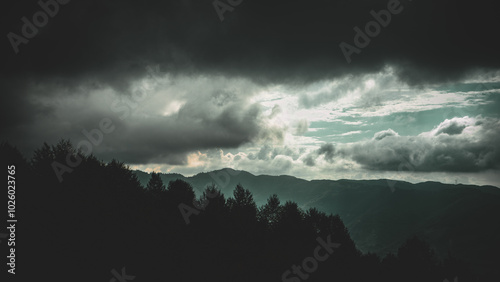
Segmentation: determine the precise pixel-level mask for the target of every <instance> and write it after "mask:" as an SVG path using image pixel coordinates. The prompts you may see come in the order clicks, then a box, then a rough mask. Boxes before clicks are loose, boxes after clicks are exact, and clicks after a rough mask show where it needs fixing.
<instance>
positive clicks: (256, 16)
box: [1, 0, 500, 87]
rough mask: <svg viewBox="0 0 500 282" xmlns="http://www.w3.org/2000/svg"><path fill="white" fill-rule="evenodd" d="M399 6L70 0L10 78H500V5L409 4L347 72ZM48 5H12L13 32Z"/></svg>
mask: <svg viewBox="0 0 500 282" xmlns="http://www.w3.org/2000/svg"><path fill="white" fill-rule="evenodd" d="M388 2H389V0H376V1H373V0H370V1H368V0H363V1H345V0H337V1H321V0H316V1H309V2H303V1H298V0H293V1H290V0H287V1H284V0H276V1H259V0H257V1H244V3H242V4H241V5H239V6H237V8H236V9H235V10H234V11H232V12H226V13H225V15H224V17H225V21H223V22H220V20H219V17H218V16H217V13H216V11H215V9H214V7H213V5H212V1H208V0H207V1H190V0H174V1H141V2H138V1H131V0H120V1H117V0H114V1H113V0H110V1H70V2H69V3H68V4H65V5H59V6H60V7H59V8H60V9H59V11H58V13H57V15H55V16H54V17H53V18H50V19H49V20H48V23H47V25H46V26H43V27H40V28H39V32H38V33H37V34H36V36H34V37H33V38H32V39H30V40H29V43H27V44H21V45H20V46H19V50H20V51H19V53H18V55H15V54H14V51H13V48H12V46H11V44H10V42H9V40H8V39H7V37H6V36H5V37H4V40H3V41H2V44H1V48H2V49H1V51H2V52H1V53H2V56H3V58H4V60H3V61H4V62H6V64H3V68H2V73H3V74H4V75H9V76H11V75H18V74H25V73H34V74H37V75H40V76H61V77H68V76H97V77H99V79H101V80H103V81H105V82H106V83H109V84H112V85H114V86H115V87H123V86H124V85H123V84H124V83H125V84H126V83H127V81H128V80H127V79H124V78H126V77H127V76H132V77H135V76H138V75H141V73H142V67H143V66H144V65H145V64H153V63H158V64H160V65H161V67H162V69H165V70H168V71H172V72H188V73H191V72H211V73H221V74H226V75H231V76H246V77H252V78H254V79H256V80H258V81H263V82H275V81H285V80H286V81H290V82H292V81H295V80H297V79H299V80H300V81H304V80H315V79H320V78H325V77H331V76H336V75H344V74H347V73H353V74H356V73H360V72H372V71H377V70H379V69H380V68H382V67H384V66H385V65H386V64H391V65H394V66H395V67H396V69H397V71H398V74H399V75H400V77H401V78H403V79H404V80H407V81H409V82H414V83H420V82H426V81H436V80H447V79H456V78H458V77H459V76H460V75H462V74H463V73H464V72H465V71H467V70H469V69H472V68H481V67H499V65H500V62H499V60H498V58H497V50H498V47H499V46H500V45H499V44H500V43H499V42H498V41H497V40H496V39H495V36H493V35H494V34H496V31H497V27H498V24H499V19H498V17H497V15H496V9H495V8H494V7H492V5H494V4H493V3H492V2H489V1H451V0H448V1H439V2H436V1H431V0H420V1H413V2H409V1H406V0H402V1H401V5H402V7H403V8H404V9H403V11H402V12H401V13H400V14H397V15H392V18H391V22H390V23H389V25H388V26H387V27H383V28H382V29H381V32H380V35H378V36H377V37H375V38H372V40H371V42H370V44H369V46H367V47H366V48H365V49H363V50H362V52H361V53H360V54H359V55H358V54H354V55H353V56H354V57H353V62H352V63H351V64H347V62H346V60H345V58H344V55H343V54H342V52H341V50H340V48H339V44H340V43H341V42H346V43H348V44H351V45H353V44H354V42H353V38H354V34H355V32H354V30H353V28H354V27H355V26H358V27H360V28H361V29H364V27H365V24H366V23H367V22H369V21H371V20H373V18H372V16H371V15H370V11H371V10H375V11H379V10H381V9H387V5H388ZM40 9H41V8H40V7H39V5H38V4H37V3H36V1H9V2H7V3H4V4H3V8H2V11H3V14H2V20H3V22H4V23H3V24H2V33H3V34H4V35H7V34H8V33H9V32H14V33H16V34H19V35H21V28H22V25H23V23H22V22H21V20H20V19H21V17H23V16H26V17H27V18H28V19H32V16H33V14H34V13H35V12H36V11H38V10H40Z"/></svg>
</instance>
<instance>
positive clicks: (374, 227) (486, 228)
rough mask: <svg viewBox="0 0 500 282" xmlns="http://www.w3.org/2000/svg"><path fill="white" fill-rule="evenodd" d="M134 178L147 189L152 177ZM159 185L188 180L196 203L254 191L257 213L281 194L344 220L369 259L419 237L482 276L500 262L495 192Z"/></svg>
mask: <svg viewBox="0 0 500 282" xmlns="http://www.w3.org/2000/svg"><path fill="white" fill-rule="evenodd" d="M135 173H136V174H137V176H138V178H139V180H140V181H141V183H142V184H143V185H144V186H145V185H146V184H147V182H148V180H149V174H147V173H144V172H141V171H136V172H135ZM161 178H162V180H163V181H164V182H165V184H167V183H168V182H169V181H171V180H175V179H183V180H185V181H187V182H189V183H191V185H193V187H194V188H195V191H196V192H197V195H200V193H201V191H202V190H203V189H204V187H206V185H207V184H210V183H215V184H218V186H219V188H220V189H221V190H222V192H223V193H224V194H225V195H226V197H230V196H232V192H233V190H234V187H235V186H236V185H237V184H238V183H240V184H242V185H243V187H245V188H247V189H249V190H250V191H252V193H253V195H254V199H255V201H256V203H257V204H258V205H259V206H260V205H262V204H264V203H265V202H266V200H267V198H268V197H269V196H270V195H272V194H277V195H278V196H279V198H280V200H281V201H282V202H283V203H284V202H285V201H288V200H291V201H294V202H296V203H297V204H299V206H300V207H301V208H303V209H308V208H310V207H316V208H318V209H319V210H321V211H324V212H327V213H332V214H339V215H340V217H341V219H342V220H343V221H344V223H345V225H346V226H347V228H348V229H349V231H350V234H351V236H352V238H353V240H354V241H355V242H356V245H357V247H358V248H359V249H360V250H362V251H363V252H375V253H378V254H380V255H385V254H386V253H388V252H395V251H396V250H397V247H398V246H400V245H401V244H402V243H403V242H404V241H405V240H406V239H407V238H410V237H411V236H413V235H418V236H419V237H420V238H422V239H424V240H426V241H427V242H429V243H430V244H431V246H433V247H434V249H436V251H437V252H438V255H440V256H441V257H444V256H446V255H447V254H448V253H451V254H452V255H454V256H457V257H459V258H462V259H464V260H467V261H469V262H471V263H473V265H474V267H476V268H479V269H483V268H488V269H490V268H491V267H492V266H493V265H491V264H493V263H496V264H497V265H498V264H499V262H500V259H499V258H498V252H499V251H500V241H499V240H498V238H500V224H499V223H500V220H499V216H500V189H499V188H497V187H493V186H474V185H462V184H459V185H452V184H442V183H438V182H424V183H418V184H411V183H408V182H396V184H395V186H394V190H392V189H391V188H390V186H389V182H388V180H313V181H307V180H303V179H299V178H295V177H292V176H268V175H259V176H255V175H253V174H250V173H248V172H245V171H235V170H232V169H224V170H218V171H214V172H209V173H200V174H197V175H195V176H192V177H184V176H182V175H180V174H162V175H161ZM498 274H499V275H498V277H500V272H499V273H498Z"/></svg>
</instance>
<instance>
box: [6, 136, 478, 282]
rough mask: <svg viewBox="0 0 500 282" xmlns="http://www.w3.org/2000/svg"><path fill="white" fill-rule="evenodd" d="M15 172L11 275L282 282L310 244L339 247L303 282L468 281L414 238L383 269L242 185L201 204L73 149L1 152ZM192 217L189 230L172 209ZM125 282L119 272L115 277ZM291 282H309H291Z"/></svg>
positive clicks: (317, 223)
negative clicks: (74, 162)
mask: <svg viewBox="0 0 500 282" xmlns="http://www.w3.org/2000/svg"><path fill="white" fill-rule="evenodd" d="M1 153H2V161H3V162H4V164H5V165H11V164H15V165H16V171H17V177H18V180H17V193H18V198H17V199H18V210H19V211H18V212H19V213H20V215H19V216H18V217H19V226H20V227H19V228H20V229H19V231H18V233H19V235H18V236H19V239H18V241H19V247H18V248H19V251H18V257H19V259H18V269H17V270H18V272H19V273H21V275H22V273H23V272H30V273H34V274H36V275H37V276H38V277H40V278H42V277H50V278H52V279H51V281H59V280H61V281H62V280H65V281H66V280H72V281H75V280H76V281H110V279H111V278H112V276H111V274H110V270H111V269H117V270H119V269H121V268H122V267H126V272H127V274H131V275H134V276H136V278H135V281H282V275H283V273H284V272H285V271H286V270H292V266H293V265H296V266H301V265H302V262H303V261H304V259H305V258H307V257H312V256H313V251H314V250H315V248H316V247H317V246H318V241H317V238H322V239H323V240H326V238H327V237H328V236H329V235H330V236H331V241H332V242H335V243H339V244H340V246H339V247H338V248H337V249H336V250H335V251H334V252H333V253H332V254H331V255H330V256H329V257H328V259H326V260H325V261H323V262H319V263H318V266H317V269H316V271H314V272H313V273H307V274H308V277H307V281H363V282H366V281H387V282H391V281H398V282H401V281H405V282H412V281H415V282H417V281H418V282H421V281H429V282H431V281H436V282H442V281H443V280H444V279H448V280H449V281H453V279H454V277H459V281H460V282H462V281H473V278H474V277H473V275H472V274H471V273H470V271H469V270H468V267H467V265H465V264H464V263H463V262H460V261H457V260H455V259H453V258H449V259H447V260H445V261H438V260H437V259H436V257H435V255H434V252H433V251H432V249H431V248H430V246H429V245H428V244H427V243H425V242H424V241H422V240H420V239H418V238H416V237H414V238H410V239H408V240H407V241H406V243H405V244H404V245H402V246H401V247H400V248H399V250H398V252H397V254H388V255H387V256H385V257H384V258H380V257H379V256H377V255H375V254H372V253H368V254H363V253H361V252H360V251H359V250H358V249H356V246H355V244H354V242H353V241H352V239H351V238H350V235H349V231H348V230H347V229H346V227H345V226H344V223H343V222H342V220H341V219H340V217H339V216H338V215H327V214H325V213H323V212H321V211H318V210H317V209H315V208H311V209H309V210H306V211H304V210H302V209H301V208H299V207H298V206H297V204H296V203H294V202H290V201H288V202H286V203H281V202H280V200H279V198H278V196H276V195H271V196H270V197H269V199H268V201H267V203H266V204H265V205H264V206H261V207H257V205H256V204H255V202H254V200H253V196H252V194H251V192H250V191H248V190H246V189H245V188H244V187H242V186H241V185H238V186H237V187H236V188H235V190H234V194H233V195H232V197H230V198H226V197H225V196H224V195H223V194H221V193H219V192H220V191H219V190H218V189H217V187H216V186H215V185H214V184H211V185H208V186H207V187H206V189H205V191H204V192H203V194H202V195H200V196H199V197H198V198H196V197H195V193H194V191H193V188H192V187H191V185H190V184H189V183H186V182H184V181H181V180H176V181H171V182H170V183H168V184H167V185H165V184H164V183H163V182H162V180H161V178H160V176H159V174H156V173H153V174H152V175H151V179H150V181H149V183H148V184H147V187H143V186H141V184H140V182H139V181H138V179H137V177H136V176H135V174H134V173H133V172H132V171H131V170H130V169H129V168H128V167H127V166H125V165H124V164H123V163H122V162H119V161H116V160H112V161H111V162H108V163H105V162H103V161H100V160H98V159H96V158H95V157H94V156H92V155H90V156H86V155H83V154H82V153H81V152H78V151H76V150H75V149H74V148H73V146H72V145H71V143H70V142H69V141H66V140H61V141H60V142H59V143H58V144H56V145H53V146H49V145H47V144H44V145H43V146H42V147H41V148H39V149H38V150H36V152H35V153H34V156H33V157H32V158H31V159H30V160H26V159H24V157H23V156H22V155H21V154H20V153H19V151H18V150H17V149H15V148H14V147H12V146H11V145H9V144H6V143H2V144H1ZM68 154H70V155H71V156H72V157H74V158H81V163H80V164H79V165H78V166H77V167H74V168H73V171H72V172H70V173H65V174H64V175H63V179H64V180H63V181H62V182H59V181H58V179H57V177H56V175H55V173H54V170H53V167H52V163H53V162H54V161H57V162H60V163H66V158H67V156H68ZM182 203H184V204H185V205H188V206H190V207H193V208H196V210H198V211H199V213H198V214H192V215H190V216H189V220H190V222H189V224H186V222H185V219H184V218H183V216H182V214H181V212H180V210H179V205H180V204H182ZM119 272H120V271H119ZM304 273H306V272H304ZM287 279H289V280H286V281H295V282H297V281H304V279H301V278H300V276H299V275H297V274H294V273H292V274H291V275H289V276H288V277H287Z"/></svg>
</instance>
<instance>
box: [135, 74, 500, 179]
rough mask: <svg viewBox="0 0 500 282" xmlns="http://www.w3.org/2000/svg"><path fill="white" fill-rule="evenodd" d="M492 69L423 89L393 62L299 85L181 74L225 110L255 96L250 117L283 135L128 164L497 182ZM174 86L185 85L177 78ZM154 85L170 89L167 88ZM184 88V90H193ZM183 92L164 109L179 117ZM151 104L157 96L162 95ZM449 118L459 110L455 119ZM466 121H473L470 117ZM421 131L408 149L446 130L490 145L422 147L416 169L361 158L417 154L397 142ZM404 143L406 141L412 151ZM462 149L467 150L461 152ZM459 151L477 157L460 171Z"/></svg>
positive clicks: (497, 84)
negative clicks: (178, 160)
mask: <svg viewBox="0 0 500 282" xmlns="http://www.w3.org/2000/svg"><path fill="white" fill-rule="evenodd" d="M491 77H492V79H490V80H488V81H482V82H478V81H475V80H473V79H469V80H468V82H466V81H464V82H462V83H456V84H449V85H435V86H428V87H420V88H412V87H409V86H408V85H406V84H404V83H401V82H400V81H399V80H398V79H397V78H396V77H395V75H394V74H393V72H392V69H391V68H386V69H385V70H384V71H383V72H379V73H374V74H366V75H362V76H359V77H353V76H349V77H345V78H339V79H335V80H325V81H321V82H316V83H313V84H310V85H299V86H297V85H294V86H291V85H272V86H261V85H256V84H253V83H252V82H250V81H245V80H238V81H233V80H230V79H221V80H219V81H217V80H216V82H215V83H213V81H214V80H213V79H212V80H211V82H212V83H211V84H210V86H207V85H205V83H206V82H207V81H204V82H203V81H200V80H197V79H194V82H193V81H189V79H184V80H183V83H186V84H187V83H189V84H190V85H193V84H196V85H197V86H198V88H199V89H205V88H206V87H209V88H211V89H212V91H214V93H217V94H214V95H213V97H215V98H213V99H212V102H214V101H216V102H215V104H216V105H217V107H216V109H218V110H222V111H224V107H225V106H228V105H232V106H235V105H236V104H234V101H235V100H236V101H244V102H245V103H246V104H249V105H258V107H259V108H260V110H259V111H260V113H259V114H258V115H257V116H253V118H256V119H257V120H258V121H259V122H258V124H259V127H260V129H263V128H266V130H277V131H279V132H281V133H280V134H282V138H278V139H276V138H267V137H269V136H267V137H266V138H253V139H249V140H248V141H247V142H243V143H241V144H240V145H238V146H236V147H223V146H220V147H218V146H215V148H205V149H199V150H192V151H191V152H188V154H187V157H186V162H185V163H183V164H178V165H171V164H162V163H158V164H135V165H133V166H132V167H133V168H135V169H141V170H145V171H152V168H154V169H155V170H160V171H163V172H177V173H182V174H185V175H193V174H196V173H199V172H200V171H210V170H214V169H220V168H224V167H231V168H234V169H241V170H247V171H249V172H251V173H256V174H274V175H280V174H290V175H294V176H297V177H302V178H306V179H318V178H328V179H341V178H350V179H378V178H395V179H402V180H406V181H410V182H420V181H428V180H433V181H441V182H448V183H455V181H458V182H461V183H472V184H493V185H497V186H500V180H499V178H498V177H497V176H496V174H497V172H498V166H497V162H498V159H497V158H498V153H497V150H498V149H499V148H497V147H496V146H495V145H494V144H493V143H491V142H490V141H491V138H493V137H495V134H496V133H495V127H494V126H496V124H497V123H495V121H498V118H499V117H498V114H497V113H496V112H494V111H491V110H485V109H487V108H486V107H487V106H488V105H494V104H496V105H498V95H499V90H500V80H499V79H497V78H496V77H495V76H491ZM202 80H203V79H202ZM181 85H182V86H184V85H183V84H182V83H181ZM221 89H222V90H221ZM228 89H229V90H228ZM236 89H237V90H236ZM161 91H164V92H169V93H170V92H172V93H173V92H175V91H171V89H170V90H169V88H168V87H167V89H162V90H161ZM184 93H185V94H186V95H188V94H189V93H190V92H189V91H184ZM243 93H244V94H246V95H244V94H243ZM174 95H175V94H174ZM186 95H176V99H177V100H172V101H170V102H169V103H168V104H167V105H166V106H165V105H164V106H163V112H162V114H163V115H167V116H168V117H169V118H178V117H175V115H176V113H179V112H183V111H184V110H185V109H186V108H190V106H191V105H190V99H188V98H186V97H187V96H186ZM242 97H246V98H242ZM182 99H184V100H182ZM179 101H184V102H179ZM192 101H193V100H192V99H191V102H192ZM198 102H199V101H198ZM151 103H152V104H161V102H160V101H155V102H151ZM191 109H194V108H191ZM166 113H168V114H166ZM198 114H199V113H198V112H196V111H194V112H193V113H192V115H194V116H196V115H198ZM466 116H467V117H466ZM455 117H456V118H458V119H453V118H455ZM464 120H468V122H469V123H466V124H462V125H457V128H458V129H460V128H461V127H463V125H466V126H465V127H464V128H463V131H461V132H460V134H462V133H463V134H465V135H457V136H454V135H449V137H446V136H444V135H443V136H444V137H443V136H441V135H440V136H437V137H434V135H435V132H436V131H437V130H439V128H440V127H444V126H447V125H449V124H450V123H460V122H461V121H464ZM472 120H473V121H472ZM473 122H474V123H480V124H479V125H474V124H472V123H473ZM484 124H487V125H484ZM481 126H483V127H481ZM485 126H490V127H491V126H493V127H492V128H490V127H488V128H486V127H485ZM390 129H391V130H392V129H395V130H396V132H397V133H398V134H397V136H399V137H391V138H400V139H394V142H392V143H384V146H383V147H377V146H381V145H380V144H376V143H373V141H370V140H372V139H373V137H374V136H375V135H376V134H377V133H378V132H383V131H387V130H390ZM458 129H457V130H458ZM477 130H479V131H480V132H481V133H482V134H483V135H481V136H478V138H477V139H475V141H471V140H472V139H470V136H471V135H470V134H469V133H470V132H472V131H477ZM450 132H451V131H450ZM491 132H493V133H491ZM264 135H265V134H264ZM259 136H260V135H259ZM412 136H413V137H412ZM419 136H421V137H419ZM422 136H432V138H431V137H429V138H428V139H425V140H427V141H425V142H429V143H428V146H429V148H427V149H426V148H424V149H422V150H423V151H422V150H420V151H418V152H417V151H415V152H413V153H412V154H420V155H422V154H423V155H425V154H443V152H442V151H441V150H442V149H441V147H440V146H441V143H440V142H441V141H443V140H445V139H447V138H448V139H449V140H457V142H458V141H460V142H479V143H481V142H482V144H483V145H485V146H493V147H492V150H491V151H488V150H486V151H481V150H480V149H477V148H475V147H474V146H472V145H471V146H469V147H467V146H465V147H460V146H458V145H457V147H456V148H454V150H455V151H451V152H444V154H445V155H443V157H442V158H441V159H440V158H438V157H435V158H434V157H432V156H427V159H426V162H423V163H422V164H421V165H426V166H428V167H427V168H426V167H423V166H422V167H419V168H416V170H415V171H413V172H402V171H398V169H397V167H398V162H399V163H401V160H399V159H397V158H396V157H395V159H389V160H385V161H386V162H388V163H385V164H384V165H385V168H384V169H381V170H374V169H373V168H370V166H371V165H373V164H376V163H372V161H373V160H369V159H367V158H372V156H371V155H372V154H375V155H376V154H378V153H379V152H377V153H375V152H370V151H369V150H370V148H372V147H370V146H374V147H373V148H372V149H374V150H375V149H377V150H380V152H385V154H388V155H391V154H402V157H411V158H414V157H415V155H408V156H407V155H405V154H406V153H405V152H404V150H403V151H398V150H402V149H401V148H404V147H401V146H406V145H405V144H406V143H404V142H407V140H410V139H411V138H423V137H422ZM467 136H468V137H467ZM450 138H451V139H450ZM453 138H455V139H453ZM449 140H447V141H449ZM370 142H372V143H370ZM401 142H403V143H401ZM422 142H424V141H422ZM425 142H424V143H425ZM436 142H437V143H436ZM326 144H332V147H331V151H328V148H325V149H322V148H323V147H324V146H325V145H326ZM443 144H444V143H443ZM469 145H470V144H469ZM360 146H361V147H360ZM363 146H365V147H363ZM366 146H368V147H366ZM352 148H358V149H360V148H365V149H366V150H368V151H367V152H366V155H360V154H355V153H353V151H352V150H353V149H352ZM411 148H412V147H408V148H407V149H408V150H410V151H411ZM426 150H427V151H426ZM460 150H464V155H463V156H462V155H461V154H460V152H461V151H460ZM391 152H392V153H391ZM410 153H411V152H410ZM446 154H451V155H448V156H447V155H446ZM453 154H457V156H453ZM474 154H477V156H476V155H474ZM485 156H486V157H485ZM476 157H477V159H476ZM454 158H457V159H454ZM461 158H472V159H475V160H476V161H477V166H472V167H469V168H465V169H464V170H463V171H460V168H459V167H455V166H454V165H453V162H454V161H457V160H461ZM435 162H438V163H435ZM439 162H442V164H439ZM447 162H448V163H447ZM481 162H483V163H482V164H481ZM485 162H486V163H485ZM492 163H493V164H492ZM382 167H384V166H382ZM417 167H418V166H417Z"/></svg>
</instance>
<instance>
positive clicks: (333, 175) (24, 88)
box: [0, 0, 500, 187]
mask: <svg viewBox="0 0 500 282" xmlns="http://www.w3.org/2000/svg"><path fill="white" fill-rule="evenodd" d="M436 2H438V1H428V0H419V1H417V0H414V1H410V0H404V1H403V0H401V1H396V0H385V1H381V0H375V1H374V0H370V1H368V0H366V1H354V0H353V1H346V0H338V1H324V0H314V1H307V2H304V1H296V0H288V1H281V0H276V1H260V0H253V1H249V0H231V1H229V0H227V1H223V0H220V1H217V0H216V1H200V0H198V1H194V0H193V1H190V0H172V1H147V0H146V1H140V2H139V1H129V0H121V1H113V0H111V1H67V0H65V1H63V0H59V1H57V2H56V1H55V0H42V1H40V2H38V1H9V2H8V3H4V4H3V6H4V7H3V8H2V12H1V13H2V17H1V18H2V32H3V34H4V39H3V40H2V41H1V43H0V53H1V54H0V55H1V58H2V65H1V77H0V91H1V92H0V93H1V96H0V115H1V119H0V120H1V126H0V128H1V132H0V140H2V141H7V142H9V143H11V144H13V145H15V146H17V147H18V148H19V149H20V150H22V151H23V152H24V153H25V155H26V156H28V157H29V156H31V155H32V154H33V151H34V150H35V149H36V148H39V147H41V145H42V144H43V142H47V143H48V144H55V143H57V142H58V140H60V139H61V138H64V139H70V140H71V141H72V143H73V144H74V145H75V146H77V147H78V148H80V149H82V150H83V151H84V152H86V153H88V154H90V153H92V154H94V155H95V156H96V157H97V158H99V159H101V160H104V161H109V160H111V159H113V158H115V159H118V160H121V161H124V162H125V163H126V164H128V165H129V166H130V167H131V168H132V169H139V170H143V171H147V172H151V171H157V172H158V171H159V172H165V173H167V172H169V173H174V172H175V173H181V174H184V175H187V176H190V175H194V174H197V173H200V172H206V171H211V170H216V169H221V168H225V167H231V168H234V169H238V170H246V171H248V172H251V173H254V174H269V175H292V176H296V177H300V178H305V179H380V178H390V179H397V180H405V181H410V182H423V181H440V182H444V183H467V184H478V185H495V186H498V187H500V176H499V175H500V173H499V172H500V171H499V170H500V143H499V142H498V140H499V139H500V116H499V114H500V111H499V103H500V55H499V54H498V50H500V48H499V47H500V42H499V41H498V40H497V38H496V37H497V36H496V34H497V33H498V27H499V24H500V18H499V17H498V16H497V14H496V9H495V7H494V4H493V3H491V2H489V1H483V0H480V1H439V2H438V3H436Z"/></svg>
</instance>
